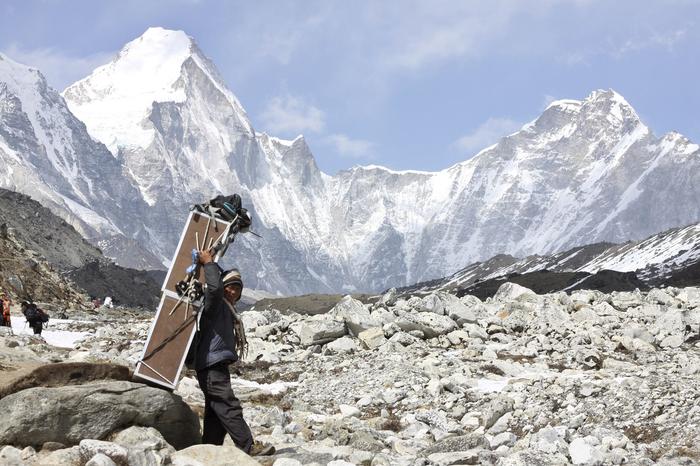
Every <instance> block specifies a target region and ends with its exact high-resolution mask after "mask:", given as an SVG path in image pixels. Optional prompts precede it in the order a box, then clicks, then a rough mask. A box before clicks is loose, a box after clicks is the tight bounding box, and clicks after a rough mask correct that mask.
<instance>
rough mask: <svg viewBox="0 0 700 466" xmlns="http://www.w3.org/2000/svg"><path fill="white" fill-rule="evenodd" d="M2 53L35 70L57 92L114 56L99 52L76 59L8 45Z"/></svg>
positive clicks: (39, 49) (56, 50)
mask: <svg viewBox="0 0 700 466" xmlns="http://www.w3.org/2000/svg"><path fill="white" fill-rule="evenodd" d="M2 52H3V53H4V54H5V55H7V56H8V57H10V58H11V59H12V60H14V61H16V62H18V63H22V64H24V65H28V66H31V67H33V68H37V69H38V70H39V71H40V72H41V73H42V74H43V75H44V76H45V77H46V80H47V81H48V83H49V85H50V86H51V87H53V88H54V89H56V90H58V91H62V90H63V89H65V88H66V87H68V86H69V85H70V84H72V83H74V82H75V81H78V80H79V79H82V78H84V77H86V76H87V75H89V74H90V73H92V71H93V70H94V69H95V68H97V67H98V66H100V65H104V64H105V63H107V62H109V61H110V60H111V59H112V58H114V56H115V55H116V53H115V52H99V53H93V54H90V55H87V56H84V57H76V56H71V55H68V54H66V53H65V52H63V51H61V50H58V49H55V48H51V47H49V48H38V49H32V50H27V49H23V48H22V47H20V46H18V45H17V44H10V45H9V46H8V47H7V48H5V49H3V51H2Z"/></svg>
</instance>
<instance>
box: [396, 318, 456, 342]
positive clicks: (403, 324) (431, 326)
mask: <svg viewBox="0 0 700 466" xmlns="http://www.w3.org/2000/svg"><path fill="white" fill-rule="evenodd" d="M396 324H397V325H398V326H399V327H400V328H401V330H403V331H404V332H411V331H413V330H419V331H421V332H423V335H424V336H425V338H434V337H436V336H438V335H444V334H446V333H450V332H451V331H453V330H457V324H456V323H455V321H454V320H452V319H450V318H449V317H447V316H442V315H438V314H433V313H432V312H413V313H405V314H403V315H401V316H400V317H399V318H398V319H397V320H396Z"/></svg>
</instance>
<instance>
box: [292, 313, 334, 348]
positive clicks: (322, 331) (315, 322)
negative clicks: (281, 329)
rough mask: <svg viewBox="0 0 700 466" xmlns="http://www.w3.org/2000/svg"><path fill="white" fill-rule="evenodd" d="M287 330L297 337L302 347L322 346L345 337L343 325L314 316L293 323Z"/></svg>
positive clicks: (323, 317)
mask: <svg viewBox="0 0 700 466" xmlns="http://www.w3.org/2000/svg"><path fill="white" fill-rule="evenodd" d="M289 329H290V330H291V331H292V332H294V333H295V334H296V335H297V336H298V337H299V343H300V344H301V345H302V346H312V345H323V344H326V343H329V342H331V341H333V340H335V339H337V338H340V337H342V336H343V335H345V333H346V332H345V323H343V322H339V321H334V320H331V319H328V318H327V317H326V316H314V317H311V318H308V319H305V320H303V321H301V322H295V323H293V324H292V325H290V326H289Z"/></svg>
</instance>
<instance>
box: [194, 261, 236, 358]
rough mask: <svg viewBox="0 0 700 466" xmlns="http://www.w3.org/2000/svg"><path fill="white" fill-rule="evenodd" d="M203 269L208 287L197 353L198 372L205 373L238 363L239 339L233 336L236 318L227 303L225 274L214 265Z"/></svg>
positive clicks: (209, 264) (205, 265) (200, 323)
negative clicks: (230, 363)
mask: <svg viewBox="0 0 700 466" xmlns="http://www.w3.org/2000/svg"><path fill="white" fill-rule="evenodd" d="M203 268H204V278H205V281H206V283H207V286H206V289H205V292H204V306H203V307H202V316H201V318H200V321H199V332H200V335H199V341H198V344H197V349H196V356H195V363H194V368H195V370H202V369H205V368H207V367H211V366H213V365H214V364H218V363H220V362H224V361H226V362H234V361H236V360H238V356H236V338H235V335H234V333H233V332H234V330H233V316H232V315H231V311H229V309H228V307H227V306H226V303H224V285H223V282H222V270H221V268H220V267H219V265H218V264H216V263H214V262H210V263H208V264H204V266H203Z"/></svg>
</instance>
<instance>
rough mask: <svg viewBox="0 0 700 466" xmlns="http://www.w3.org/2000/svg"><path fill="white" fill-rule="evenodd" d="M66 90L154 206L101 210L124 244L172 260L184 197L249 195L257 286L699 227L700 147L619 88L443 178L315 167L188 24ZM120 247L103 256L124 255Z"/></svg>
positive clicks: (556, 111) (546, 120)
mask: <svg viewBox="0 0 700 466" xmlns="http://www.w3.org/2000/svg"><path fill="white" fill-rule="evenodd" d="M63 96H64V98H65V100H66V102H67V104H68V107H69V108H70V110H71V111H72V112H73V113H74V114H75V115H76V116H77V117H78V118H79V119H80V120H82V121H83V122H84V123H85V125H86V127H87V131H88V132H89V134H90V135H91V136H92V137H93V138H95V139H97V140H100V141H102V142H103V143H104V144H105V145H106V146H107V147H108V148H109V150H110V151H111V154H112V155H111V157H112V162H111V163H112V164H116V165H115V166H116V167H118V168H120V169H121V171H120V176H121V179H122V181H123V182H124V183H126V184H128V185H133V186H134V187H135V188H136V190H137V191H138V197H139V199H140V200H141V202H142V203H144V204H147V207H146V208H145V209H144V212H143V213H141V214H139V215H129V214H127V213H124V212H121V211H119V209H116V210H117V211H115V212H111V213H109V215H107V214H105V215H106V216H105V217H104V218H106V219H108V220H109V221H111V222H112V223H115V224H117V225H119V227H120V229H121V231H122V232H123V233H124V235H123V238H126V239H131V238H134V236H135V234H134V232H137V233H138V234H139V235H140V236H139V237H138V244H141V245H144V246H145V247H148V248H149V249H150V250H151V251H152V252H154V253H155V254H156V255H158V257H159V258H160V259H161V260H163V261H167V260H168V259H169V258H170V256H171V255H172V251H173V249H174V246H175V244H176V241H177V238H178V236H179V233H180V230H181V228H182V222H183V219H184V218H185V216H186V214H187V207H188V206H189V205H191V204H193V203H196V202H202V201H204V200H206V199H209V198H211V197H213V196H214V195H215V194H217V193H226V194H230V193H232V192H240V193H241V194H242V196H243V199H244V202H245V203H246V204H247V205H248V206H250V207H251V209H252V211H253V214H254V218H255V223H254V229H255V230H256V231H257V232H258V233H260V234H262V236H263V237H264V240H258V239H256V238H253V237H243V238H241V240H240V242H239V244H238V248H236V249H234V250H235V251H236V254H235V257H232V259H234V260H235V262H236V263H237V264H238V265H239V266H240V267H241V268H242V270H243V273H244V276H245V277H246V284H247V285H248V286H251V287H255V288H261V289H268V290H274V291H279V292H282V293H299V292H308V291H334V292H337V291H350V290H363V291H364V290H367V291H369V290H380V289H384V288H387V287H389V286H396V285H405V284H408V283H414V282H417V281H421V280H425V279H430V278H435V277H441V276H446V275H448V274H450V273H453V272H455V271H456V270H459V269H460V268H462V267H464V265H465V264H468V263H471V262H474V261H477V260H483V259H486V258H489V257H492V256H493V255H495V254H498V253H506V254H513V255H518V256H524V255H528V254H535V253H537V254H544V253H550V252H555V251H560V250H564V249H568V248H571V247H574V246H577V245H581V244H588V243H591V242H597V241H611V242H621V241H626V240H629V239H640V238H644V237H647V236H649V235H651V234H654V233H656V232H658V231H662V230H665V229H668V228H672V227H676V226H679V225H687V224H690V223H694V222H696V221H697V220H698V219H700V204H699V203H698V202H697V200H698V199H700V149H699V148H698V146H697V145H695V144H692V143H691V142H690V141H688V140H687V139H685V138H684V137H683V136H681V135H680V134H677V133H669V134H667V135H664V136H663V137H661V138H657V137H655V136H654V135H653V134H652V132H651V131H650V130H649V129H648V128H647V127H646V126H645V125H644V124H643V123H642V122H641V121H640V119H639V117H638V116H637V114H636V113H635V111H634V109H633V108H632V107H631V106H630V105H629V104H628V103H627V102H626V101H625V100H624V99H623V98H622V97H621V96H620V95H619V94H617V93H615V92H614V91H595V92H593V93H592V94H591V95H589V96H588V97H587V98H586V99H584V100H582V101H574V100H565V101H556V102H553V103H552V104H551V105H550V106H549V107H548V108H547V109H546V110H545V111H544V113H543V114H542V115H541V116H540V117H539V118H537V119H536V120H535V121H533V122H531V123H530V124H528V125H526V126H524V127H523V128H522V129H521V130H520V131H518V132H516V133H514V134H512V135H510V136H508V137H506V138H503V139H502V140H501V141H500V142H499V143H498V144H496V145H494V146H491V147H489V148H487V149H485V150H483V151H481V152H480V153H479V154H477V155H476V156H475V157H473V158H471V159H470V160H467V161H465V162H463V163H460V164H457V165H455V166H452V167H450V168H448V169H445V170H443V171H440V172H416V171H402V172H397V171H392V170H389V169H386V168H383V167H377V166H369V167H356V168H353V169H351V170H347V171H342V172H340V173H338V174H337V175H335V176H329V175H327V174H324V173H322V172H321V171H320V170H319V169H318V167H317V166H316V163H315V161H314V157H313V155H312V154H311V152H310V150H309V147H308V146H307V144H306V142H305V140H304V138H303V137H301V136H300V137H298V138H297V139H295V140H294V141H285V140H281V139H278V138H275V137H272V136H268V135H266V134H263V133H258V132H256V131H255V130H254V128H253V125H252V123H251V122H250V119H249V118H248V116H247V115H246V113H245V111H244V110H243V107H242V106H241V104H240V103H239V101H238V99H237V98H236V97H235V96H234V94H233V93H232V92H231V91H230V90H229V89H228V88H227V86H226V84H225V82H224V81H223V79H222V78H221V76H220V75H219V74H218V72H217V71H216V67H215V66H214V65H213V63H212V62H211V61H210V60H208V59H207V58H206V57H205V56H204V54H203V53H202V52H201V50H200V49H199V48H198V47H197V45H196V44H195V43H194V41H193V40H192V39H191V38H189V37H188V36H187V35H186V34H184V33H183V32H180V31H169V30H165V29H161V28H151V29H149V30H148V31H146V33H145V34H144V35H143V36H141V37H140V38H138V39H136V40H134V41H132V42H130V43H128V44H127V45H126V46H125V47H124V48H123V49H122V50H121V52H120V53H119V54H118V56H117V57H116V58H115V59H114V60H113V61H112V62H110V63H108V64H107V65H105V66H102V67H100V68H98V69H96V70H95V71H94V72H93V73H92V74H91V75H90V76H88V77H86V78H85V79H83V80H81V81H78V82H76V83H75V84H73V85H71V86H70V87H68V88H67V89H66V90H65V91H64V93H63ZM100 147H101V146H100ZM86 157H88V156H87V155H86ZM106 166H111V165H109V164H107V165H106ZM84 177H85V178H86V179H89V180H93V182H94V180H95V179H97V178H99V176H96V175H94V174H86V175H84ZM115 178H117V177H115ZM115 181H116V180H115ZM120 193H121V192H120ZM87 221H88V222H89V219H88V220H87ZM122 224H129V225H132V230H124V229H123V228H122V227H121V225H122ZM126 239H125V240H123V241H126ZM105 244H106V243H105ZM109 244H113V243H109ZM122 247H123V246H122ZM119 248H120V247H119V246H113V247H112V248H111V249H110V250H109V251H107V252H108V253H110V254H113V255H116V256H117V257H124V256H125V255H128V251H129V249H128V248H127V249H121V250H120V249H119Z"/></svg>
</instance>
